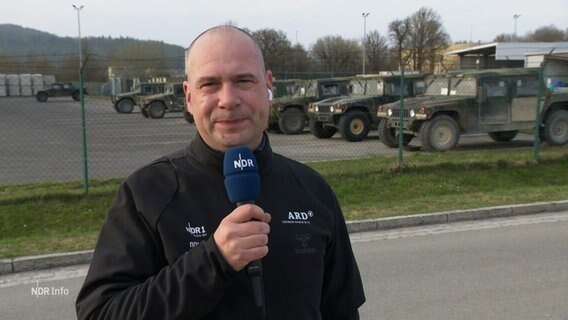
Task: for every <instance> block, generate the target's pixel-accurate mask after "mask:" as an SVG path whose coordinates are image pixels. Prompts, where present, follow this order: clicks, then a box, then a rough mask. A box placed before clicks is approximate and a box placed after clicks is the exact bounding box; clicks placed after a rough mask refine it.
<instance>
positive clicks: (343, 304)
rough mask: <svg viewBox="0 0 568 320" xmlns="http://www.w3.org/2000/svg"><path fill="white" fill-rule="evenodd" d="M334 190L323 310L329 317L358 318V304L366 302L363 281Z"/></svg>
mask: <svg viewBox="0 0 568 320" xmlns="http://www.w3.org/2000/svg"><path fill="white" fill-rule="evenodd" d="M331 193H332V201H333V204H334V205H333V208H334V210H333V212H334V217H333V218H334V219H333V220H334V224H335V225H334V232H333V237H332V240H331V242H330V244H329V246H328V248H327V252H326V255H325V273H324V288H323V294H322V303H321V313H322V316H323V319H326V320H332V319H333V320H357V319H359V312H358V308H359V307H360V306H361V305H362V304H363V303H364V302H365V293H364V290H363V283H362V281H361V275H360V273H359V268H358V267H357V262H356V261H355V256H354V255H353V250H352V248H351V241H350V239H349V233H348V231H347V226H346V224H345V218H344V217H343V213H342V211H341V208H340V206H339V202H338V201H337V198H336V197H335V195H334V194H333V191H331Z"/></svg>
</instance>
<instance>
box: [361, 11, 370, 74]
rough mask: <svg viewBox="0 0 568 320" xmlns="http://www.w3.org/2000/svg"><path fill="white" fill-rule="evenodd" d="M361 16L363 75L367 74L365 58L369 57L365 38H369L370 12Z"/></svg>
mask: <svg viewBox="0 0 568 320" xmlns="http://www.w3.org/2000/svg"><path fill="white" fill-rule="evenodd" d="M361 16H362V17H363V74H365V56H366V55H367V52H366V51H367V50H366V49H367V48H366V47H367V46H366V44H365V38H366V37H367V17H368V16H369V12H363V13H361Z"/></svg>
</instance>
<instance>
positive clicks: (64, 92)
mask: <svg viewBox="0 0 568 320" xmlns="http://www.w3.org/2000/svg"><path fill="white" fill-rule="evenodd" d="M83 94H87V89H85V88H83ZM68 96H71V98H72V99H73V100H75V101H79V100H81V91H80V90H79V88H76V87H75V86H73V84H71V83H59V82H56V83H52V84H51V86H50V87H49V88H44V89H42V90H40V91H38V92H37V93H36V100H37V101H38V102H46V101H47V98H48V97H68Z"/></svg>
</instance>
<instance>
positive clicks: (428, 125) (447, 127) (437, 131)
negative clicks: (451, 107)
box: [420, 115, 460, 152]
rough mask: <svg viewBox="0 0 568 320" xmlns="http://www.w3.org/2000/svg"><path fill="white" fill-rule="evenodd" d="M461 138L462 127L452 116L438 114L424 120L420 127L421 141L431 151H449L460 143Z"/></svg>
mask: <svg viewBox="0 0 568 320" xmlns="http://www.w3.org/2000/svg"><path fill="white" fill-rule="evenodd" d="M459 139H460V129H459V127H458V124H457V123H456V121H455V120H454V119H453V118H452V117H450V116H446V115H441V116H437V117H435V118H433V119H431V120H428V121H426V122H424V123H423V124H422V128H420V142H422V147H423V148H424V149H425V150H426V151H429V152H432V151H438V152H444V151H448V150H450V149H452V148H453V147H455V146H456V145H457V144H458V141H459Z"/></svg>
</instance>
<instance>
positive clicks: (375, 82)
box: [308, 72, 426, 141]
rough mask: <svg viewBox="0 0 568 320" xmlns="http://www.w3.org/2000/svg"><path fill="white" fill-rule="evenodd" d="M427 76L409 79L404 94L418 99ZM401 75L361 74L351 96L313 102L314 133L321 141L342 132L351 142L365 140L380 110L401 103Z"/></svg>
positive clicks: (351, 87) (415, 75) (311, 124)
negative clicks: (387, 104) (378, 109)
mask: <svg viewBox="0 0 568 320" xmlns="http://www.w3.org/2000/svg"><path fill="white" fill-rule="evenodd" d="M425 77H426V76H425V75H424V74H418V73H413V74H408V75H406V76H405V81H404V90H402V91H403V94H404V96H405V97H414V96H416V95H419V94H422V93H424V91H425V83H424V78H425ZM400 78H401V76H400V74H394V73H391V72H388V73H380V74H371V75H360V76H357V77H355V78H353V79H352V80H351V81H350V84H349V94H348V95H343V96H339V97H334V98H329V99H325V100H321V101H317V102H313V103H311V104H310V105H309V107H308V118H309V127H310V131H311V133H312V134H313V135H314V136H315V137H317V138H320V139H327V138H330V137H332V136H333V135H334V134H335V133H336V132H337V131H338V130H339V133H340V134H341V136H342V137H343V138H344V139H345V140H347V141H362V140H364V139H365V138H366V137H367V135H368V134H369V131H370V130H376V129H377V127H378V124H379V120H378V118H377V107H378V105H380V104H384V103H388V102H393V101H397V100H399V99H400V95H401V83H400Z"/></svg>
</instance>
